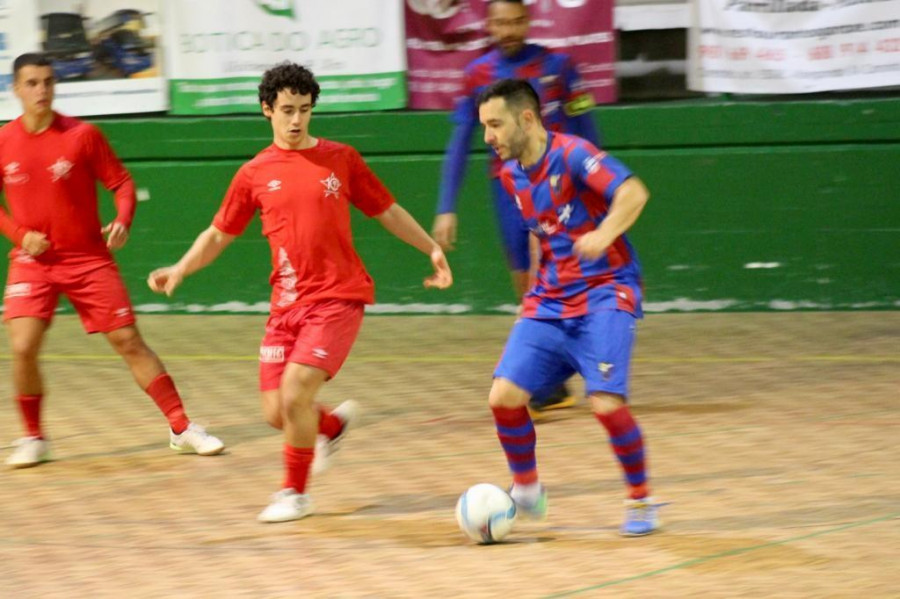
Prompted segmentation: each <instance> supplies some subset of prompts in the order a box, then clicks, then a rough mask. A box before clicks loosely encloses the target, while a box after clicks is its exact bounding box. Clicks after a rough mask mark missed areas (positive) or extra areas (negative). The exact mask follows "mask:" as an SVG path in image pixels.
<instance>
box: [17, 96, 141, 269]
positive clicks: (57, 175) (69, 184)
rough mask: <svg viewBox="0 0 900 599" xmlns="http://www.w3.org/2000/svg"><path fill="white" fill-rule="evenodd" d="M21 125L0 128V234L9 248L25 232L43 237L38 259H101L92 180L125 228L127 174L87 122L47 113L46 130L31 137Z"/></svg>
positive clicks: (130, 186) (129, 209)
mask: <svg viewBox="0 0 900 599" xmlns="http://www.w3.org/2000/svg"><path fill="white" fill-rule="evenodd" d="M21 121H22V117H19V118H17V119H16V120H14V121H11V122H9V123H7V124H6V125H4V126H3V127H2V128H0V168H2V170H3V184H2V187H3V189H4V192H5V194H6V205H7V208H8V210H9V213H8V214H7V212H6V211H4V210H3V209H2V208H0V232H2V233H3V234H4V235H6V236H7V237H8V238H9V239H10V240H12V242H13V243H14V244H16V245H20V244H21V243H22V237H23V236H24V235H25V233H27V232H28V231H39V232H41V233H44V234H45V235H46V236H47V240H48V241H49V242H50V244H51V246H50V249H48V250H47V251H46V252H44V253H43V254H41V255H40V256H38V257H37V258H36V260H38V261H39V262H53V261H57V260H60V259H64V258H73V257H78V256H85V255H88V256H97V255H103V256H109V250H108V249H107V247H106V241H104V239H103V235H102V234H101V233H100V229H101V227H102V225H101V223H100V213H99V210H98V206H97V186H96V182H97V181H98V180H99V181H100V182H101V183H102V184H103V186H104V187H106V188H107V189H109V190H111V191H114V192H115V203H116V209H117V211H118V215H117V217H116V221H117V222H120V223H122V224H123V225H125V226H126V227H130V226H131V221H132V219H133V218H134V210H135V206H136V199H135V194H134V182H133V181H132V179H131V175H129V174H128V171H127V170H125V167H124V166H123V165H122V163H121V161H119V159H118V157H116V155H115V154H114V153H113V151H112V148H110V146H109V143H108V142H107V141H106V138H105V137H104V136H103V134H102V133H101V132H100V130H99V129H97V128H96V127H95V126H94V125H91V124H89V123H85V122H84V121H80V120H78V119H75V118H72V117H67V116H63V115H61V114H55V115H54V118H53V122H52V123H51V124H50V126H49V127H48V128H47V129H45V130H44V131H42V132H40V133H36V134H35V133H29V132H28V131H27V130H26V129H25V127H24V125H23V124H22V122H21Z"/></svg>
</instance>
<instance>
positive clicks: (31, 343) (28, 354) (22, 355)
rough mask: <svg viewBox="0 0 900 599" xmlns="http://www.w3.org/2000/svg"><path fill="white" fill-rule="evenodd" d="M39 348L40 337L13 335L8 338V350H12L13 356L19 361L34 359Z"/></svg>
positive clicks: (31, 360) (32, 360)
mask: <svg viewBox="0 0 900 599" xmlns="http://www.w3.org/2000/svg"><path fill="white" fill-rule="evenodd" d="M40 349H41V343H40V339H31V338H29V337H25V336H22V337H13V338H12V339H11V340H10V351H12V354H13V358H14V359H15V360H17V361H20V362H22V361H25V362H34V361H36V360H37V357H38V353H39V352H40Z"/></svg>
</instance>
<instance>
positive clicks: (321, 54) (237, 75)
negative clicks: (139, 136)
mask: <svg viewBox="0 0 900 599" xmlns="http://www.w3.org/2000/svg"><path fill="white" fill-rule="evenodd" d="M165 7H166V22H165V35H166V38H167V40H168V42H169V47H168V51H167V53H166V55H167V60H168V62H167V66H168V74H169V77H170V81H171V102H172V113H173V114H225V113H239V112H258V111H259V100H258V98H257V85H258V84H259V79H260V76H261V75H262V73H263V72H264V71H265V70H266V69H268V68H270V67H272V66H274V65H275V64H277V63H279V62H283V61H285V60H289V61H292V62H296V63H299V64H303V65H304V66H306V67H308V68H309V69H310V70H312V72H313V73H314V74H315V76H316V79H317V80H318V81H319V84H320V85H321V87H322V93H321V96H320V97H319V102H318V105H317V110H320V111H332V112H333V111H359V110H382V109H389V108H402V107H404V106H405V105H406V61H405V55H404V49H403V33H402V22H403V15H402V13H401V12H400V10H401V7H400V4H399V2H373V1H372V0H329V1H328V2H301V1H300V0H166V1H165Z"/></svg>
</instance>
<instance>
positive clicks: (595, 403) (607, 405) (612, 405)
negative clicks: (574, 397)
mask: <svg viewBox="0 0 900 599" xmlns="http://www.w3.org/2000/svg"><path fill="white" fill-rule="evenodd" d="M624 405H625V397H624V396H623V395H618V394H616V393H591V408H592V409H593V410H594V413H596V414H611V413H612V412H615V411H616V410H618V409H619V408H621V407H622V406H624Z"/></svg>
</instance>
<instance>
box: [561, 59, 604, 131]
mask: <svg viewBox="0 0 900 599" xmlns="http://www.w3.org/2000/svg"><path fill="white" fill-rule="evenodd" d="M562 75H563V82H564V83H565V87H566V92H565V93H566V101H565V103H564V104H563V111H564V112H565V114H566V118H567V119H568V121H569V128H570V129H571V130H570V131H567V133H571V134H573V135H577V136H578V137H581V138H584V139H586V140H588V141H589V142H591V143H592V144H594V145H595V146H597V147H600V135H599V133H598V132H597V127H596V126H595V125H594V119H593V117H592V116H591V112H592V109H593V108H594V106H595V103H594V96H593V95H592V94H591V92H590V90H588V89H587V86H586V85H585V83H584V80H583V79H582V78H581V74H580V73H579V72H578V68H577V67H576V66H575V64H574V62H573V61H572V58H571V57H570V56H567V57H566V61H565V62H564V64H563V74H562Z"/></svg>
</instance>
